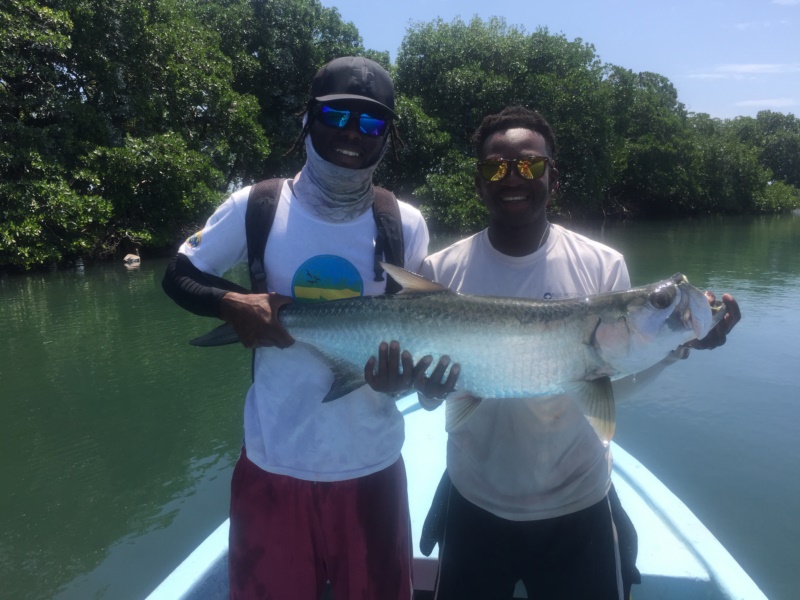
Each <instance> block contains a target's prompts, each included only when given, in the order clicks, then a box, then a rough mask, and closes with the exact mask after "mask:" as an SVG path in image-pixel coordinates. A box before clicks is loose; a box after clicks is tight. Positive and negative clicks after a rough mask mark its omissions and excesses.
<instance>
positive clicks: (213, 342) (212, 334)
mask: <svg viewBox="0 0 800 600" xmlns="http://www.w3.org/2000/svg"><path fill="white" fill-rule="evenodd" d="M238 341H239V336H238V335H237V333H236V331H235V330H234V329H233V326H232V325H231V324H230V323H223V324H222V325H220V326H219V327H215V328H214V329H212V330H211V331H209V332H208V333H204V334H203V335H201V336H198V337H196V338H194V339H193V340H190V341H189V343H190V344H191V345H192V346H201V347H208V346H224V345H226V344H235V343H236V342H238Z"/></svg>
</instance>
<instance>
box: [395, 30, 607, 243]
mask: <svg viewBox="0 0 800 600" xmlns="http://www.w3.org/2000/svg"><path fill="white" fill-rule="evenodd" d="M602 74H603V72H602V65H601V64H600V61H599V59H598V58H597V56H596V55H595V52H594V48H593V47H591V46H590V45H587V44H584V43H583V42H582V41H580V40H576V41H573V42H570V41H568V40H567V39H566V38H564V36H561V35H551V34H549V33H548V31H547V30H546V29H538V30H536V31H535V32H534V33H532V34H528V33H526V32H525V31H524V30H523V29H521V28H518V27H514V26H508V25H507V24H506V23H505V21H504V20H502V19H496V18H493V19H489V20H488V21H482V20H481V19H479V18H477V17H476V18H474V19H472V20H471V21H470V22H469V23H465V22H463V21H461V20H460V19H456V20H455V21H453V22H451V23H445V22H443V21H441V20H438V21H434V22H432V23H427V24H417V25H415V26H413V27H412V28H411V29H410V30H409V31H408V33H407V35H406V38H405V39H404V41H403V45H402V47H401V49H400V53H399V55H398V60H397V71H396V80H395V81H396V86H397V89H398V91H399V93H401V94H403V95H404V96H412V97H413V98H414V99H415V102H416V103H417V104H418V106H419V110H420V111H424V113H426V114H428V115H430V117H431V118H433V119H434V120H435V125H436V127H437V128H438V129H439V130H440V131H441V132H443V133H446V134H447V135H448V136H449V137H450V140H451V143H450V148H449V149H448V150H445V151H443V152H442V154H441V155H440V156H447V160H442V159H440V160H434V161H430V160H429V159H430V157H429V156H428V155H427V154H426V153H424V152H423V153H422V154H421V155H419V156H418V157H417V160H415V161H414V162H413V167H414V170H417V171H418V172H424V173H428V176H427V183H426V185H424V186H421V187H420V188H418V189H417V192H416V193H417V195H418V196H419V197H421V198H422V199H423V200H424V202H425V203H432V204H433V205H435V206H436V207H437V208H436V209H435V210H431V214H432V215H436V218H437V219H438V218H444V219H446V221H445V224H446V225H447V226H448V227H450V228H459V227H461V226H462V225H461V224H462V223H470V225H469V227H470V228H472V227H474V223H476V219H478V218H481V217H482V216H483V215H484V214H485V213H483V212H482V209H481V207H480V205H479V204H477V202H476V201H475V199H474V186H473V185H472V183H471V179H472V171H473V169H474V166H472V167H470V169H469V170H468V172H469V175H466V174H465V172H461V171H460V170H459V165H463V164H464V159H465V158H466V157H471V156H474V154H473V150H472V147H471V142H470V138H471V136H472V133H473V132H474V130H475V129H476V127H477V126H478V124H479V123H480V121H481V120H482V118H483V117H484V116H486V115H488V114H491V113H495V112H498V111H500V110H502V109H503V108H504V107H506V106H509V105H512V104H522V105H525V106H528V107H530V108H533V109H536V110H538V111H539V112H541V113H542V114H543V115H544V116H545V117H546V118H547V119H548V121H550V122H551V124H552V125H553V126H554V128H555V130H556V133H557V136H558V140H559V148H560V150H559V154H558V165H559V172H560V173H561V174H562V177H561V192H560V195H559V208H560V209H561V210H564V211H570V212H591V211H593V210H596V209H597V207H598V206H599V204H600V202H601V199H602V194H603V190H604V188H605V187H606V186H607V185H608V184H609V181H610V172H611V164H612V155H611V154H610V153H609V152H608V150H607V148H608V146H609V142H610V136H611V131H612V129H611V127H612V122H611V120H610V118H609V117H608V114H607V110H606V104H607V101H606V95H605V91H604V89H603V87H602ZM409 145H411V146H412V147H416V145H417V140H416V138H414V137H412V136H409ZM450 151H453V152H455V153H456V156H457V157H458V158H456V159H454V158H451V156H450ZM420 159H426V160H429V162H427V163H422V162H420ZM467 179H469V180H470V184H469V185H468V186H466V187H468V189H469V190H470V192H469V194H468V195H467V196H465V197H462V198H461V200H460V202H463V203H465V206H464V207H463V210H458V209H456V208H455V207H450V208H448V209H447V210H442V207H443V204H442V198H444V197H445V196H443V195H442V194H443V193H444V189H443V187H444V186H445V185H455V186H457V187H458V186H462V184H460V183H459V182H462V181H466V180H467ZM459 189H460V187H459ZM434 190H436V191H435V193H436V196H435V197H434V196H432V195H431V194H433V193H434ZM448 197H450V198H451V199H452V201H453V202H459V200H457V199H456V198H453V197H452V195H448ZM448 215H451V216H452V220H450V219H451V217H450V216H448Z"/></svg>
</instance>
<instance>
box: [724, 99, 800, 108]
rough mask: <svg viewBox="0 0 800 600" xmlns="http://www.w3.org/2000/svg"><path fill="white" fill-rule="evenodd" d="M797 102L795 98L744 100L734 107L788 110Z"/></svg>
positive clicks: (736, 103)
mask: <svg viewBox="0 0 800 600" xmlns="http://www.w3.org/2000/svg"><path fill="white" fill-rule="evenodd" d="M795 105H797V101H796V100H795V99H794V98H768V99H765V100H743V101H741V102H735V103H734V106H743V107H746V106H756V107H759V108H786V107H787V106H795Z"/></svg>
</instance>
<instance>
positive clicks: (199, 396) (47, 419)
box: [0, 216, 800, 600]
mask: <svg viewBox="0 0 800 600" xmlns="http://www.w3.org/2000/svg"><path fill="white" fill-rule="evenodd" d="M578 229H580V230H583V231H585V232H587V233H588V234H590V235H591V236H593V237H595V238H596V239H600V240H602V241H604V242H606V243H608V244H609V245H612V246H614V247H616V248H618V249H619V250H621V251H622V252H623V253H624V254H625V255H626V258H627V260H628V265H629V268H630V270H631V275H632V278H633V280H634V283H645V282H648V281H653V280H656V279H661V278H663V277H665V276H668V275H671V274H672V273H674V272H676V271H681V272H683V273H685V274H686V275H687V276H688V277H689V279H690V280H691V281H692V282H694V283H695V284H697V285H698V286H700V287H702V288H708V289H713V290H715V291H719V292H721V291H730V292H732V293H734V295H735V296H736V297H737V299H738V300H739V302H740V304H741V306H742V310H743V313H744V319H743V321H742V323H741V324H740V325H739V326H738V327H737V329H736V331H735V332H734V333H733V334H732V335H731V337H730V340H729V342H728V344H727V345H726V346H724V347H723V348H721V349H718V350H715V351H712V352H705V353H701V352H694V353H693V355H692V356H691V357H690V359H689V360H687V361H683V362H681V363H680V364H678V365H675V366H674V367H671V368H670V369H669V370H667V372H665V373H664V374H663V376H662V377H661V378H660V379H659V380H658V382H656V383H655V384H654V385H653V386H651V387H650V388H649V389H648V390H647V393H646V394H643V395H642V397H641V398H637V399H635V400H633V401H630V402H628V403H627V404H625V405H623V406H620V407H619V411H618V427H617V438H616V441H617V442H619V443H620V445H622V446H623V447H625V448H626V449H627V450H629V451H630V452H631V453H633V454H634V455H635V456H636V457H637V458H639V459H640V460H641V461H642V462H643V463H644V464H645V465H646V466H647V467H648V468H650V469H651V470H652V471H653V472H654V473H655V474H656V475H657V476H658V477H660V478H661V479H662V480H663V481H664V482H665V483H666V484H667V485H668V486H669V487H670V488H672V489H673V490H674V491H675V492H676V493H677V494H678V495H679V496H680V497H681V498H682V499H683V500H684V502H686V503H687V505H689V507H690V508H691V509H692V510H694V511H695V513H696V514H697V515H698V516H699V517H700V518H701V520H703V521H704V522H705V523H706V525H707V526H708V527H709V528H710V529H711V531H712V532H713V533H714V534H715V535H716V536H717V537H718V538H719V539H720V540H721V541H722V543H723V544H724V545H725V546H726V547H727V548H728V549H729V551H730V552H731V553H732V554H733V556H734V557H735V558H736V559H737V560H738V561H739V562H740V563H741V564H742V565H743V566H744V568H745V569H746V570H747V571H748V573H750V575H751V576H752V577H753V579H754V580H755V581H756V582H757V583H758V584H759V585H760V586H761V588H762V589H763V590H764V591H765V593H766V594H767V595H768V596H769V597H770V598H773V599H781V598H786V599H789V598H793V597H795V594H796V593H797V590H798V589H800V571H798V569H797V568H796V566H797V560H798V551H797V550H796V543H795V541H796V540H797V539H798V538H800V518H798V517H800V504H798V502H797V498H798V497H800V457H798V453H797V441H796V440H797V431H798V425H797V423H798V421H800V408H799V407H800V404H798V403H799V402H800V343H798V341H797V334H798V332H800V316H798V311H797V310H796V309H795V299H796V298H798V297H800V217H791V216H788V217H770V218H758V219H733V218H725V219H723V218H715V219H705V220H694V221H684V222H665V223H650V224H629V225H613V226H606V227H605V228H602V229H601V228H598V227H591V228H578ZM443 242H444V240H437V241H435V242H434V244H439V245H441V244H442V243H443ZM165 265H166V262H165V261H156V260H149V259H148V258H147V257H146V256H145V257H144V259H143V262H142V265H141V267H140V268H139V269H136V270H127V269H126V268H125V267H124V266H123V265H122V264H117V263H114V264H104V265H99V266H92V267H86V268H78V269H73V270H68V271H58V272H50V273H44V274H35V275H28V276H21V277H5V278H0V331H2V338H0V339H2V343H1V344H0V353H2V354H1V355H0V532H1V533H0V580H2V586H0V588H1V589H0V597H3V598H9V599H15V600H18V599H19V600H24V599H28V598H30V599H37V600H38V599H41V598H59V599H67V598H70V599H71V598H75V599H84V598H109V599H113V600H117V599H126V598H132V599H136V598H142V597H144V596H145V595H147V593H149V592H150V591H151V590H152V589H153V588H154V587H155V586H156V585H157V584H158V582H159V581H160V580H161V579H162V578H163V577H164V576H166V575H167V574H168V573H169V572H170V571H171V570H172V569H173V568H174V567H175V566H176V565H177V564H178V563H179V562H180V560H181V559H182V558H183V557H184V556H185V555H186V554H188V552H189V551H190V550H191V549H192V548H194V547H195V546H196V545H197V544H198V543H199V542H200V541H201V540H202V539H204V538H205V536H206V535H207V534H208V533H210V532H211V531H212V530H213V529H215V528H216V527H217V525H219V523H220V522H221V521H222V520H223V519H224V518H225V516H226V512H227V499H228V483H229V477H230V472H231V469H232V465H233V461H234V460H235V458H236V456H237V454H238V450H239V446H240V440H241V418H242V407H243V398H244V393H245V391H246V389H247V385H248V382H249V377H250V372H249V369H250V365H249V358H250V355H249V353H248V352H247V351H246V350H244V349H241V348H238V347H225V348H214V349H199V348H193V347H190V346H188V345H187V344H186V341H187V340H188V339H189V338H191V337H193V336H195V335H197V334H199V333H203V332H205V331H206V330H207V329H208V328H209V327H210V326H211V325H212V324H213V323H212V321H211V320H205V319H201V318H199V317H195V316H193V315H190V314H188V313H185V312H183V311H181V310H180V309H178V308H177V307H176V306H174V305H173V304H172V303H171V302H170V301H169V300H168V299H167V298H166V297H165V296H164V295H163V293H162V291H161V286H160V280H161V276H162V274H163V270H164V267H165Z"/></svg>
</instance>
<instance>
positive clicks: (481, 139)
mask: <svg viewBox="0 0 800 600" xmlns="http://www.w3.org/2000/svg"><path fill="white" fill-rule="evenodd" d="M517 128H519V129H530V130H531V131H535V132H536V133H538V134H539V135H541V136H542V137H543V138H544V141H545V144H546V145H547V151H548V152H549V153H550V158H552V159H553V160H555V158H556V136H555V133H553V128H552V127H551V126H550V123H548V122H547V120H546V119H545V118H544V117H543V116H542V115H541V114H539V113H538V112H536V111H535V110H530V109H528V108H525V107H524V106H507V107H506V108H504V109H503V110H501V111H500V112H499V113H497V114H494V115H488V116H486V117H484V118H483V121H481V124H480V125H479V126H478V128H477V129H476V130H475V133H473V134H472V144H473V146H474V148H475V156H477V157H478V158H479V159H480V158H483V156H482V155H481V153H482V152H483V144H484V143H485V142H486V139H487V138H488V137H489V136H490V135H492V134H493V133H497V132H498V131H506V130H507V129H517Z"/></svg>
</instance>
